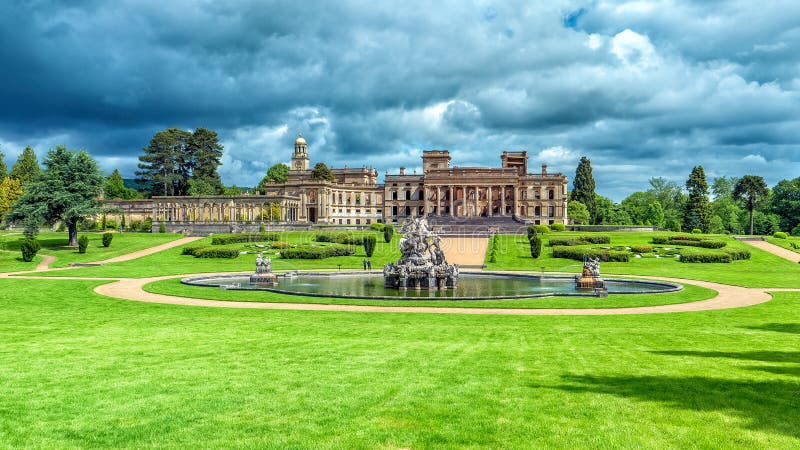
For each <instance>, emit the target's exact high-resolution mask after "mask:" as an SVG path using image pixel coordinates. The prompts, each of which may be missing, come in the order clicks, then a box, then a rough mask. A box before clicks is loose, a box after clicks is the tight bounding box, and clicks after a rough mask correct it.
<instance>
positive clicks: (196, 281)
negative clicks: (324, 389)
mask: <svg viewBox="0 0 800 450" xmlns="http://www.w3.org/2000/svg"><path fill="white" fill-rule="evenodd" d="M461 274H462V275H468V276H470V277H508V278H532V279H539V280H575V276H570V275H536V274H517V273H505V272H461ZM250 275H252V274H250V273H230V274H222V275H219V274H217V275H199V276H193V277H186V278H182V279H181V283H182V284H186V285H190V286H202V287H218V288H221V287H223V286H225V285H223V284H204V283H202V281H203V280H209V279H215V280H219V279H226V278H231V279H234V278H243V277H249V276H250ZM277 275H278V278H279V279H280V278H291V277H303V276H329V277H332V278H333V277H348V276H365V275H367V276H375V277H377V276H383V272H363V271H348V272H300V273H298V274H296V275H287V274H277ZM603 280H604V281H606V282H612V283H613V282H617V283H620V282H621V283H631V284H638V285H646V286H659V287H661V288H662V289H650V290H642V291H636V292H613V291H612V292H609V294H666V293H669V292H677V291H680V290H682V289H683V286H682V285H680V284H677V283H671V282H668V281H661V280H639V279H631V278H603ZM225 289H227V290H232V291H235V290H239V291H268V292H276V293H279V294H287V295H299V296H303V297H323V298H348V299H366V300H410V301H411V300H413V301H450V300H509V299H522V298H542V297H596V296H597V294H596V293H595V292H593V291H575V292H542V293H527V294H520V295H498V296H480V297H470V296H461V297H442V298H426V297H414V298H405V299H403V298H398V297H396V296H388V295H375V296H364V295H350V294H332V293H311V292H302V291H292V290H288V289H281V288H278V287H274V286H259V287H257V288H242V287H237V286H235V285H231V286H226V287H225Z"/></svg>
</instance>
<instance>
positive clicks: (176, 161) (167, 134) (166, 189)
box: [136, 128, 192, 196]
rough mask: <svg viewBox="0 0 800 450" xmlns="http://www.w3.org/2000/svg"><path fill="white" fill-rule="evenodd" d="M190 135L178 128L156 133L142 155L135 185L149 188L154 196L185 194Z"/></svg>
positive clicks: (187, 181) (187, 183)
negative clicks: (138, 184)
mask: <svg viewBox="0 0 800 450" xmlns="http://www.w3.org/2000/svg"><path fill="white" fill-rule="evenodd" d="M191 136H192V135H191V133H189V132H188V131H183V130H179V129H177V128H169V129H166V130H164V131H159V132H157V133H156V134H155V135H154V136H153V138H152V139H150V145H148V146H147V147H144V148H143V149H142V150H143V151H144V155H141V156H139V169H140V170H138V171H137V172H136V175H137V177H138V178H137V179H136V182H137V183H140V184H144V185H149V186H150V190H151V193H152V194H153V195H164V196H168V195H185V194H186V191H187V190H188V185H189V180H188V179H187V178H188V174H189V172H190V171H191V168H190V167H189V166H188V163H187V160H188V159H189V158H187V156H186V151H187V148H188V146H189V138H190V137H191Z"/></svg>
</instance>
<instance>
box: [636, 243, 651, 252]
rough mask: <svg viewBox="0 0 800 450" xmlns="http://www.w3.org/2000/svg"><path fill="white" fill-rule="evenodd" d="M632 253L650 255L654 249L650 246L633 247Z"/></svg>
mask: <svg viewBox="0 0 800 450" xmlns="http://www.w3.org/2000/svg"><path fill="white" fill-rule="evenodd" d="M631 251H632V252H634V253H650V252H652V251H653V247H650V246H649V245H632V246H631Z"/></svg>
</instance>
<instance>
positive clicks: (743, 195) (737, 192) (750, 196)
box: [733, 175, 769, 234]
mask: <svg viewBox="0 0 800 450" xmlns="http://www.w3.org/2000/svg"><path fill="white" fill-rule="evenodd" d="M767 196H769V189H768V188H767V183H766V182H765V181H764V179H763V178H761V177H759V176H757V175H745V176H743V177H742V178H740V179H739V181H737V182H736V186H734V188H733V198H734V199H735V200H739V201H741V202H744V204H745V207H747V211H749V212H750V234H753V211H754V210H755V209H756V208H758V207H759V206H761V205H762V204H764V201H765V200H766V199H767Z"/></svg>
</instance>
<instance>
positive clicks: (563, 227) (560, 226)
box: [550, 223, 567, 231]
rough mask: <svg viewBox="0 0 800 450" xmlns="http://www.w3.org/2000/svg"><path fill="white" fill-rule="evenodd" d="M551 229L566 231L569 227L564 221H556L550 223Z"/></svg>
mask: <svg viewBox="0 0 800 450" xmlns="http://www.w3.org/2000/svg"><path fill="white" fill-rule="evenodd" d="M550 229H551V230H552V231H565V230H566V229H567V226H566V225H564V224H563V223H554V224H552V225H550Z"/></svg>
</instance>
